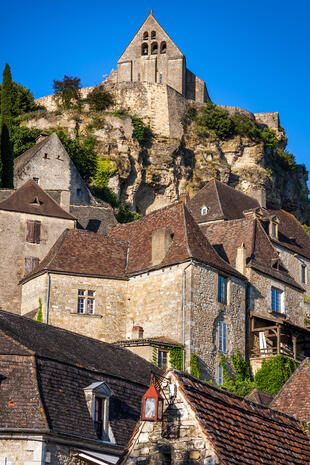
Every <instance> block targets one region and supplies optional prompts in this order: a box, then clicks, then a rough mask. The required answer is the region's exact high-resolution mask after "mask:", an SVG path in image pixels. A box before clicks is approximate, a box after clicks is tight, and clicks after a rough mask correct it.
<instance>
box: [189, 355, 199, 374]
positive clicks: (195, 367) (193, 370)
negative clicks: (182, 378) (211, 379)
mask: <svg viewBox="0 0 310 465" xmlns="http://www.w3.org/2000/svg"><path fill="white" fill-rule="evenodd" d="M191 375H192V376H194V377H195V378H198V379H200V371H199V367H198V357H197V355H196V354H195V353H194V352H193V353H192V354H191Z"/></svg>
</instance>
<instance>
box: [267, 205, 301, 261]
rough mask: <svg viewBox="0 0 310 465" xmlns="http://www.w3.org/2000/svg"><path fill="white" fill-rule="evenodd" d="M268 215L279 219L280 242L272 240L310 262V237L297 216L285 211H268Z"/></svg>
mask: <svg viewBox="0 0 310 465" xmlns="http://www.w3.org/2000/svg"><path fill="white" fill-rule="evenodd" d="M268 213H269V214H271V215H274V216H277V218H278V219H279V225H278V229H279V234H278V240H276V239H271V240H272V241H273V242H274V243H276V244H278V245H281V246H282V247H286V248H287V249H289V250H291V251H292V252H294V253H297V254H299V255H301V256H303V257H306V258H308V259H309V260H310V236H309V234H307V233H306V231H305V230H304V229H303V227H302V225H301V224H300V222H299V221H298V220H297V219H296V218H295V216H294V215H292V214H291V213H288V212H286V211H285V210H268Z"/></svg>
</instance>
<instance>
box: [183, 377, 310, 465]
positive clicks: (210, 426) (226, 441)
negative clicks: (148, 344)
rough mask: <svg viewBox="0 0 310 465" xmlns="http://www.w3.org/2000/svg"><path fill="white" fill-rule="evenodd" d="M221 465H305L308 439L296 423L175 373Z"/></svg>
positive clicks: (309, 450) (309, 449)
mask: <svg viewBox="0 0 310 465" xmlns="http://www.w3.org/2000/svg"><path fill="white" fill-rule="evenodd" d="M175 375H176V377H177V380H178V384H179V387H180V388H181V390H182V392H183V393H184V395H185V397H186V399H187V400H188V401H189V403H190V405H191V407H192V408H193V409H194V412H195V413H196V416H197V419H198V420H199V422H200V424H201V426H202V428H203V429H204V431H205V433H206V435H207V436H208V437H209V438H210V440H211V442H212V444H213V446H214V448H215V451H216V453H217V455H218V457H219V460H220V463H221V464H222V465H233V464H236V465H237V464H238V465H239V464H242V465H245V464H246V465H257V464H258V463H259V464H261V465H274V464H277V465H306V464H309V463H310V441H309V437H307V436H306V434H305V433H304V432H303V431H302V429H301V426H300V424H299V422H298V421H296V420H295V419H294V418H292V417H288V416H287V415H284V414H282V413H280V412H276V411H274V410H272V409H270V408H266V407H263V406H260V405H258V404H255V403H254V402H250V401H248V400H246V399H242V398H241V397H238V396H235V395H233V394H230V393H227V392H225V391H222V390H220V389H217V388H215V387H212V386H210V385H208V384H207V383H205V382H203V381H199V380H197V379H196V378H193V377H191V376H190V375H187V374H185V373H180V372H175Z"/></svg>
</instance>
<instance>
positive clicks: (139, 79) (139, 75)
mask: <svg viewBox="0 0 310 465" xmlns="http://www.w3.org/2000/svg"><path fill="white" fill-rule="evenodd" d="M140 81H141V74H140V73H138V82H140Z"/></svg>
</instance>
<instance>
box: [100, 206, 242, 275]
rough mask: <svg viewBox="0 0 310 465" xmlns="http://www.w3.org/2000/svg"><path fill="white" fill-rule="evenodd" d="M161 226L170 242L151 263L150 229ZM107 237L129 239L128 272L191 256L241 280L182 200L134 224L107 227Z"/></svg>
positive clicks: (183, 259)
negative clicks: (207, 237)
mask: <svg viewBox="0 0 310 465" xmlns="http://www.w3.org/2000/svg"><path fill="white" fill-rule="evenodd" d="M162 227H166V228H167V229H169V231H170V233H171V237H172V242H171V245H170V248H169V250H168V251H167V253H166V256H165V257H164V259H163V261H162V262H161V263H160V264H159V265H155V266H153V265H152V232H153V231H154V230H156V229H157V228H162ZM109 236H110V237H114V238H115V239H119V240H123V241H128V243H129V253H128V264H127V268H126V273H127V274H129V275H130V274H134V273H138V272H142V271H148V270H151V269H156V268H161V267H164V266H169V265H173V264H176V263H182V262H185V261H187V260H189V259H191V258H192V259H194V260H197V261H200V262H202V263H206V264H208V265H211V266H213V267H215V268H217V269H220V270H222V271H224V272H226V273H229V274H233V275H236V276H238V277H240V278H242V279H244V277H243V276H242V275H241V274H240V273H238V272H237V271H236V270H234V269H233V268H232V267H231V266H230V265H229V264H228V263H226V262H225V261H224V260H223V259H222V258H221V257H220V256H219V255H218V254H217V252H215V250H214V249H213V247H212V246H211V244H210V243H209V241H208V240H206V238H205V237H204V235H203V234H202V232H201V231H200V228H199V226H198V225H197V223H196V222H195V220H194V219H193V217H192V216H191V214H190V213H189V211H188V209H187V208H186V206H185V205H184V204H183V203H182V202H179V203H177V204H174V205H170V206H168V207H165V208H163V209H161V210H156V211H154V212H152V213H150V214H149V215H147V216H145V217H143V218H141V219H140V220H138V221H134V222H133V223H127V224H123V225H117V226H115V227H113V228H112V229H111V230H110V232H109Z"/></svg>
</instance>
